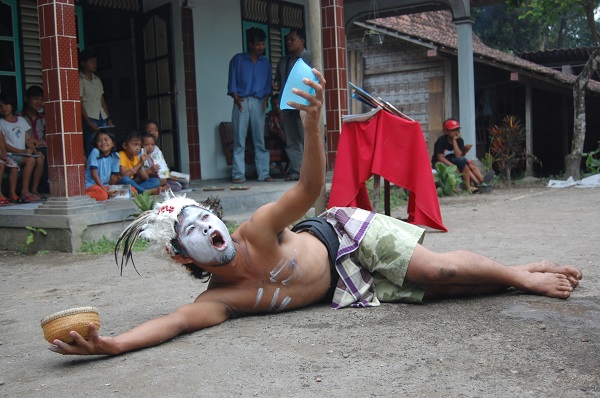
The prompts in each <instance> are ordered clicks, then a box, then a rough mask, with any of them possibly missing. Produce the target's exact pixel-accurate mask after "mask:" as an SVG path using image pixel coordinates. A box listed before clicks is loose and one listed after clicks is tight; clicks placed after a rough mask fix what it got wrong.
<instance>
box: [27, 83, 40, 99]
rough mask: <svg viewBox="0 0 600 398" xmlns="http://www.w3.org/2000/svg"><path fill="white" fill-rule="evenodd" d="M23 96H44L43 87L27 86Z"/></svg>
mask: <svg viewBox="0 0 600 398" xmlns="http://www.w3.org/2000/svg"><path fill="white" fill-rule="evenodd" d="M25 97H26V98H33V97H42V98H43V97H44V89H42V88H41V87H40V86H36V85H33V86H29V88H28V89H27V90H26V91H25Z"/></svg>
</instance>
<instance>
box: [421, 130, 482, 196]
mask: <svg viewBox="0 0 600 398" xmlns="http://www.w3.org/2000/svg"><path fill="white" fill-rule="evenodd" d="M469 149H471V145H465V142H464V140H463V139H462V138H461V137H460V124H458V122H457V121H456V120H454V119H448V120H446V121H445V122H444V135H443V136H441V137H440V138H438V139H437V141H436V142H435V145H434V146H433V156H432V157H431V164H432V165H433V167H434V168H435V164H436V163H437V162H440V163H443V164H445V165H446V166H451V165H453V164H455V165H456V166H457V167H458V170H459V171H460V172H461V173H462V178H463V180H464V182H465V186H466V189H467V191H469V192H471V193H475V192H479V190H478V189H477V186H478V185H481V184H484V183H485V184H489V183H490V182H492V179H493V178H494V172H493V171H491V170H490V171H488V172H487V173H486V175H485V177H483V176H482V175H481V171H479V168H478V167H477V165H476V164H475V163H473V162H471V161H470V160H468V159H467V158H466V157H465V156H464V155H466V154H467V152H468V151H469ZM465 166H467V167H465Z"/></svg>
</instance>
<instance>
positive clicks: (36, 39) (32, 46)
mask: <svg viewBox="0 0 600 398" xmlns="http://www.w3.org/2000/svg"><path fill="white" fill-rule="evenodd" d="M21 32H22V35H23V45H22V48H23V71H24V73H25V87H26V88H27V87H29V86H31V85H34V84H37V85H39V86H41V85H42V55H41V50H40V27H39V23H38V9H37V2H36V1H35V0H21Z"/></svg>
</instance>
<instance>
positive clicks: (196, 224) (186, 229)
mask: <svg viewBox="0 0 600 398" xmlns="http://www.w3.org/2000/svg"><path fill="white" fill-rule="evenodd" d="M177 218H178V223H179V226H178V228H177V237H178V240H179V243H180V244H181V247H182V249H183V250H185V255H187V256H188V257H190V258H191V259H193V260H195V261H196V262H198V263H199V264H200V265H209V266H216V265H223V264H227V263H229V262H230V261H231V260H232V259H233V258H234V257H235V253H236V249H235V245H234V244H233V241H232V240H231V236H230V235H229V232H228V231H227V227H226V226H225V224H224V223H223V221H221V220H220V219H219V217H217V216H215V215H214V214H213V213H211V212H210V211H208V210H205V209H202V208H200V207H196V206H188V207H186V208H184V209H183V210H182V211H181V214H180V215H179V217H177Z"/></svg>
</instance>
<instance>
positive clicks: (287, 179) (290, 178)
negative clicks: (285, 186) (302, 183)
mask: <svg viewBox="0 0 600 398" xmlns="http://www.w3.org/2000/svg"><path fill="white" fill-rule="evenodd" d="M299 179H300V177H299V176H295V175H289V176H287V177H285V180H286V181H298V180H299Z"/></svg>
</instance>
